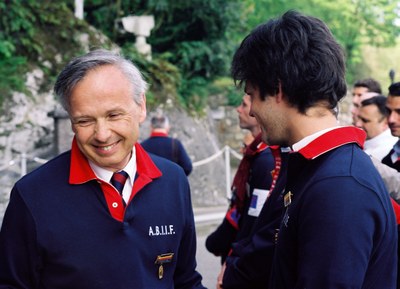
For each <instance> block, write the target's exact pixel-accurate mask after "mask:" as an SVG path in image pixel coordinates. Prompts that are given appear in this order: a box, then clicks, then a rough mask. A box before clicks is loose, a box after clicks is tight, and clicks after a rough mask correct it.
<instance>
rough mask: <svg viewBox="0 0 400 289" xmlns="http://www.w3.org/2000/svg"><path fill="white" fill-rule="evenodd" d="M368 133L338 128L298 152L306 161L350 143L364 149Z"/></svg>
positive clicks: (350, 127)
mask: <svg viewBox="0 0 400 289" xmlns="http://www.w3.org/2000/svg"><path fill="white" fill-rule="evenodd" d="M365 139H366V133H365V131H363V130H362V129H359V128H357V127H354V126H345V127H337V128H334V129H332V130H329V131H327V132H325V133H323V134H322V135H319V136H317V137H316V138H315V139H314V140H312V141H311V142H309V143H308V144H307V145H306V146H304V147H303V148H301V149H300V150H298V151H297V152H298V153H300V154H301V155H302V156H303V157H305V158H306V159H315V158H317V157H318V156H320V155H322V154H324V153H326V152H328V151H331V150H333V149H335V148H337V147H340V146H342V145H345V144H349V143H356V144H357V145H358V146H359V147H360V148H361V149H362V148H363V145H364V141H365Z"/></svg>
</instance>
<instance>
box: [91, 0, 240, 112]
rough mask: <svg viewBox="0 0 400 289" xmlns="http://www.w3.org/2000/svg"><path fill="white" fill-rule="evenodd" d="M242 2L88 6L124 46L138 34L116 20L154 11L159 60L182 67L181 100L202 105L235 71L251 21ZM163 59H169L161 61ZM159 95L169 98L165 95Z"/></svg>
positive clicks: (94, 20)
mask: <svg viewBox="0 0 400 289" xmlns="http://www.w3.org/2000/svg"><path fill="white" fill-rule="evenodd" d="M241 5H242V4H241V1H239V0H230V1H227V0H209V1H204V0H190V1H184V0H162V1H160V0H158V1H156V0H153V1H139V0H133V1H132V0H130V1H128V0H121V1H116V2H110V1H100V0H91V1H85V11H86V13H87V15H86V20H87V21H89V23H91V24H92V25H93V26H95V27H97V28H100V29H102V30H103V31H104V32H105V33H106V34H107V35H108V36H109V37H111V38H112V39H113V40H114V41H115V42H116V43H117V44H119V45H120V46H125V44H126V45H132V43H133V42H134V41H135V39H134V36H133V35H132V34H129V33H121V31H122V30H121V27H119V28H118V29H117V28H116V25H115V23H116V22H115V21H112V20H111V19H115V18H116V17H124V16H128V15H131V14H135V15H149V14H152V15H154V18H155V22H156V23H155V27H154V29H153V30H152V31H151V35H150V37H149V38H148V40H147V41H148V42H149V43H150V44H151V45H152V52H153V59H154V63H153V65H155V67H158V66H159V65H160V66H161V68H163V67H164V68H165V65H166V63H165V61H168V62H170V65H172V66H173V67H177V68H178V70H179V74H180V76H179V78H180V80H181V83H178V82H176V81H175V82H174V83H175V84H176V87H175V88H176V90H177V93H178V94H179V97H178V99H179V100H180V101H181V102H182V103H183V104H184V106H185V107H191V108H192V107H194V108H196V109H199V110H201V109H202V108H201V105H202V104H204V103H206V98H207V95H208V94H209V93H207V87H208V83H209V82H211V81H212V80H213V79H214V78H216V77H219V76H226V75H228V74H229V66H230V61H231V58H232V55H233V51H234V49H235V47H236V45H237V42H238V39H239V38H238V31H241V30H242V29H243V27H244V25H245V22H244V19H245V18H243V15H242V12H241V11H242V9H241V7H242V6H241ZM159 58H162V59H163V60H164V62H163V63H160V62H158V61H159V60H158V59H159ZM157 62H158V63H157ZM145 69H146V68H145ZM150 69H151V68H150ZM153 73H154V74H157V72H156V71H155V70H153ZM157 78H161V76H158V77H157ZM171 87H172V85H171ZM171 87H170V88H167V89H169V90H170V89H171ZM172 94H174V92H173V93H172ZM156 98H157V101H159V100H162V99H163V98H160V97H159V95H157V96H156Z"/></svg>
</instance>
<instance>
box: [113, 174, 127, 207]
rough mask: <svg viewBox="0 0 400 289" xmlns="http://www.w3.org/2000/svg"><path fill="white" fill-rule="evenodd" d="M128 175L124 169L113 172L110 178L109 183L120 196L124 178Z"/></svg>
mask: <svg viewBox="0 0 400 289" xmlns="http://www.w3.org/2000/svg"><path fill="white" fill-rule="evenodd" d="M128 177H129V175H128V174H127V173H126V172H125V171H120V172H117V173H114V174H113V176H112V178H111V184H112V185H113V186H114V187H115V188H116V189H117V191H118V192H119V194H120V195H121V197H122V190H123V189H124V185H125V182H126V179H127V178H128ZM122 201H123V199H122ZM124 204H125V202H124Z"/></svg>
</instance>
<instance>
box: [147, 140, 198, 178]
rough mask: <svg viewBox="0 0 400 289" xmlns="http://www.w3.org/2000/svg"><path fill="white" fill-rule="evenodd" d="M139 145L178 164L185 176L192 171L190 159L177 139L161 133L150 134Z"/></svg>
mask: <svg viewBox="0 0 400 289" xmlns="http://www.w3.org/2000/svg"><path fill="white" fill-rule="evenodd" d="M141 145H142V147H143V148H144V149H145V150H146V151H148V152H150V153H153V154H155V155H158V156H160V157H163V158H166V159H169V160H170V161H172V162H174V163H177V164H178V165H180V166H181V167H182V168H183V170H184V171H185V174H186V175H187V176H188V175H189V174H190V173H191V172H192V169H193V167H192V161H191V160H190V158H189V156H188V154H187V153H186V150H185V148H184V147H183V145H182V143H181V142H180V141H179V140H178V139H176V138H171V137H168V136H166V135H165V136H164V135H161V134H160V135H152V136H151V137H150V138H148V139H146V140H145V141H143V142H142V143H141Z"/></svg>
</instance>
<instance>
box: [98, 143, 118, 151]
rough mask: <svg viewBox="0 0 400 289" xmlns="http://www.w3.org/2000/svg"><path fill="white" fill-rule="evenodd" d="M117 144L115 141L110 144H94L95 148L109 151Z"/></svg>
mask: <svg viewBox="0 0 400 289" xmlns="http://www.w3.org/2000/svg"><path fill="white" fill-rule="evenodd" d="M116 145H117V142H116V143H113V144H110V145H108V146H95V147H96V148H97V149H99V150H102V151H110V150H111V149H112V148H113V147H115V146H116Z"/></svg>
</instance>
